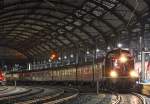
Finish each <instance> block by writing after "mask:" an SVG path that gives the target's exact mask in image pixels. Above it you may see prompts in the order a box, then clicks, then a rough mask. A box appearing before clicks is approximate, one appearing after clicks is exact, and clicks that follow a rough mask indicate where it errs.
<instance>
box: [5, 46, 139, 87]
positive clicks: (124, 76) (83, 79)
mask: <svg viewBox="0 0 150 104" xmlns="http://www.w3.org/2000/svg"><path fill="white" fill-rule="evenodd" d="M6 76H7V80H12V79H15V80H20V81H37V82H47V81H48V82H59V83H60V82H70V83H75V82H78V83H95V82H97V81H98V82H100V83H102V84H103V85H104V86H107V87H108V86H119V87H120V86H121V85H123V87H125V88H127V87H129V86H131V87H132V86H134V85H135V83H136V81H137V80H138V73H136V71H135V70H134V57H133V55H132V54H131V53H130V51H128V50H124V49H120V48H119V49H114V50H112V51H110V52H108V53H107V54H106V56H105V57H104V58H101V59H99V60H98V61H96V62H95V63H94V64H93V63H88V64H84V65H71V66H64V67H57V68H51V69H42V70H25V71H17V72H9V73H7V74H6Z"/></svg>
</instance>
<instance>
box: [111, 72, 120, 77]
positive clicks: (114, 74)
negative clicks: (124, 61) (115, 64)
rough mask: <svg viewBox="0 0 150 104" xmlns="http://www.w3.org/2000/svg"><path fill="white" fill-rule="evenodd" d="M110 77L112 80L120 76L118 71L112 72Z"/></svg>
mask: <svg viewBox="0 0 150 104" xmlns="http://www.w3.org/2000/svg"><path fill="white" fill-rule="evenodd" d="M110 76H111V77H112V78H117V77H118V74H117V72H116V71H111V72H110Z"/></svg>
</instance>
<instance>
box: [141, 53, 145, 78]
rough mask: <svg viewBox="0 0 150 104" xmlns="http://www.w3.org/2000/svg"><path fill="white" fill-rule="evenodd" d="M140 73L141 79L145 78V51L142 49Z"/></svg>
mask: <svg viewBox="0 0 150 104" xmlns="http://www.w3.org/2000/svg"><path fill="white" fill-rule="evenodd" d="M141 73H142V81H144V80H145V53H144V52H143V51H142V58H141Z"/></svg>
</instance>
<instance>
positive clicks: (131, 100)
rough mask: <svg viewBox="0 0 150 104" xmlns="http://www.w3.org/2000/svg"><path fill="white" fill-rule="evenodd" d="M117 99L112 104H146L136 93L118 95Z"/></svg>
mask: <svg viewBox="0 0 150 104" xmlns="http://www.w3.org/2000/svg"><path fill="white" fill-rule="evenodd" d="M116 96H117V99H116V101H115V102H113V103H112V104H146V103H145V100H144V99H143V97H141V95H140V94H137V93H127V94H118V93H117V95H116Z"/></svg>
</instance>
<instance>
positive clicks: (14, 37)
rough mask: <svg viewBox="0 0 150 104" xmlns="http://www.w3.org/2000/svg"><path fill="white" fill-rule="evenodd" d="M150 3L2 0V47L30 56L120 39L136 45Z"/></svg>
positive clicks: (111, 43) (134, 0)
mask: <svg viewBox="0 0 150 104" xmlns="http://www.w3.org/2000/svg"><path fill="white" fill-rule="evenodd" d="M149 7H150V0H0V46H2V47H8V48H11V49H15V50H17V51H19V52H21V53H23V54H24V55H26V56H27V57H33V56H37V55H43V54H48V53H49V52H50V50H57V51H59V50H62V49H76V47H80V48H81V50H84V48H93V47H99V48H100V49H106V48H107V46H115V45H116V43H118V42H122V43H126V46H128V45H130V44H131V46H132V45H133V47H138V45H137V44H135V43H134V41H138V39H139V36H141V34H142V32H143V29H145V27H146V29H148V30H149V24H147V23H148V22H149V19H147V18H148V17H149V16H148V15H149V14H148V13H149ZM145 20H147V21H148V22H146V23H144V22H143V21H145ZM147 37H148V35H147ZM149 39H150V38H149Z"/></svg>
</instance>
